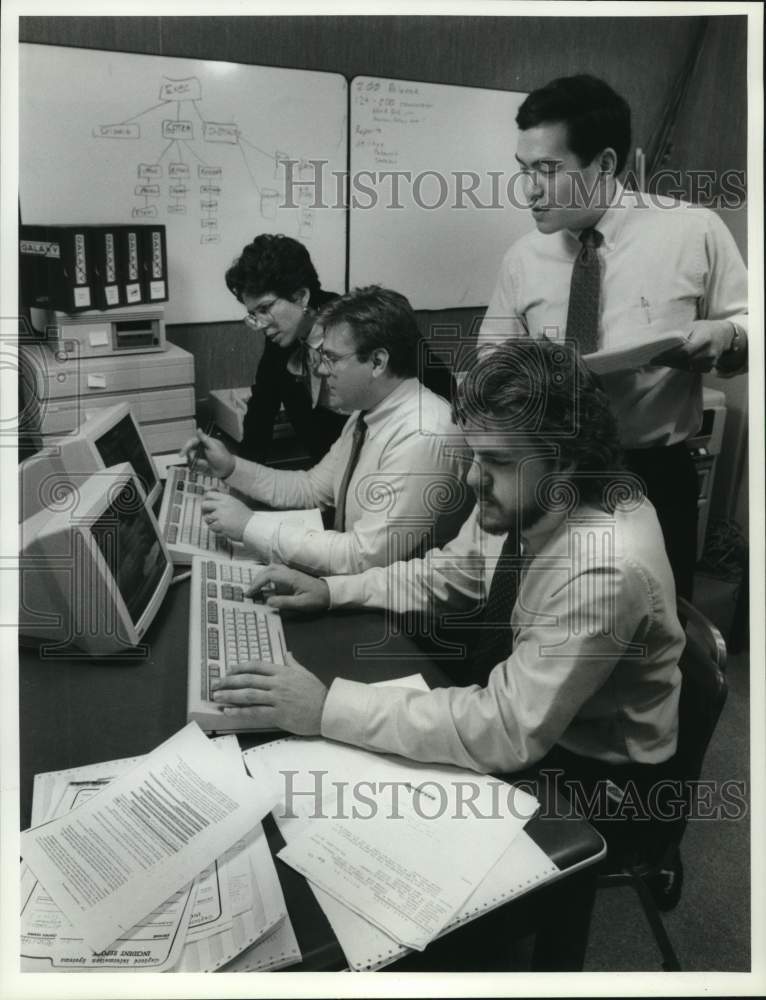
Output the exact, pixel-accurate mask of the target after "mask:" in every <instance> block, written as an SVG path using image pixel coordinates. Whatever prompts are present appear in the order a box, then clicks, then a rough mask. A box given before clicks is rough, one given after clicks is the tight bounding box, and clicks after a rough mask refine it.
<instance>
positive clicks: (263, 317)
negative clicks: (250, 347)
mask: <svg viewBox="0 0 766 1000" xmlns="http://www.w3.org/2000/svg"><path fill="white" fill-rule="evenodd" d="M277 302H279V296H276V297H275V298H273V299H272V300H271V302H259V303H258V305H257V306H256V307H255V308H254V309H248V311H247V312H246V313H245V316H244V321H245V323H247V325H248V326H249V327H250V328H251V329H253V330H260V329H261V327H264V326H267V325H268V323H269V322H270V321H271V320H272V319H274V316H273V314H272V312H271V310H272V309H273V308H274V306H275V305H276V303H277Z"/></svg>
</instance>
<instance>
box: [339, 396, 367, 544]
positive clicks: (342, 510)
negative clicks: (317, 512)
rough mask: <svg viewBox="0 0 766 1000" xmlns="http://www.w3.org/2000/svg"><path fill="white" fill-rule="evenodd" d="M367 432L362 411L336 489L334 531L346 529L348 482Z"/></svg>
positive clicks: (357, 419)
mask: <svg viewBox="0 0 766 1000" xmlns="http://www.w3.org/2000/svg"><path fill="white" fill-rule="evenodd" d="M366 434H367V424H366V423H365V421H364V412H362V413H360V414H359V416H358V417H357V418H356V426H355V427H354V436H353V438H352V440H351V453H350V454H349V456H348V463H347V465H346V471H345V472H344V473H343V479H341V481H340V489H339V490H338V502H337V503H336V505H335V521H334V523H333V528H334V530H335V531H345V530H346V494H347V493H348V484H349V483H350V482H351V477H352V476H353V474H354V469H355V468H356V464H357V462H358V461H359V452H360V451H361V450H362V445H363V444H364V438H365V435H366Z"/></svg>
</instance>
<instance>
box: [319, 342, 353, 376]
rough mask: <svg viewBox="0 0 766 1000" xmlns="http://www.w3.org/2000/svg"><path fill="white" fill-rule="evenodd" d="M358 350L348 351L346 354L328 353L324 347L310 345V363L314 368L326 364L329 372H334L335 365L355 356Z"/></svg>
mask: <svg viewBox="0 0 766 1000" xmlns="http://www.w3.org/2000/svg"><path fill="white" fill-rule="evenodd" d="M355 356H356V351H347V352H346V354H328V353H327V351H325V349H324V347H310V348H309V349H308V358H309V364H310V365H311V367H312V368H319V367H320V365H324V366H325V368H326V369H327V370H328V372H334V371H335V366H336V365H337V363H338V362H339V361H342V360H343V359H344V358H353V357H355Z"/></svg>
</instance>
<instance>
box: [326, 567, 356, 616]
mask: <svg viewBox="0 0 766 1000" xmlns="http://www.w3.org/2000/svg"><path fill="white" fill-rule="evenodd" d="M360 575H361V574H359V573H357V574H355V575H345V576H344V575H340V576H323V577H322V579H323V580H324V582H325V583H326V584H327V586H328V588H329V590H330V608H331V609H332V610H335V609H336V608H349V607H359V606H361V605H362V604H363V603H364V588H363V587H362V585H361V583H360V581H359V577H360Z"/></svg>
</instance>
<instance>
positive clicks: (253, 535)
mask: <svg viewBox="0 0 766 1000" xmlns="http://www.w3.org/2000/svg"><path fill="white" fill-rule="evenodd" d="M273 530H274V529H273V528H267V529H265V530H264V529H263V528H259V527H258V516H257V511H256V513H255V514H253V515H252V517H251V518H250V520H249V521H248V522H247V524H246V525H245V530H244V531H243V532H242V541H243V542H244V544H245V547H246V548H247V549H248V551H249V552H251V553H253V555H254V556H255V558H256V559H258V560H259V561H260V562H265V563H270V562H273V561H274V560H273V557H272V556H273V551H274V545H273V538H272V533H273Z"/></svg>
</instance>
